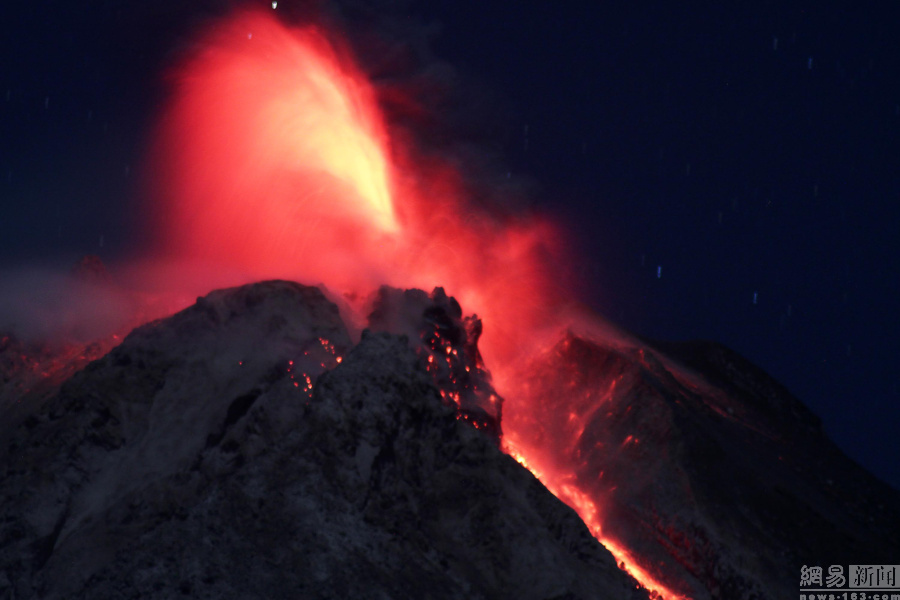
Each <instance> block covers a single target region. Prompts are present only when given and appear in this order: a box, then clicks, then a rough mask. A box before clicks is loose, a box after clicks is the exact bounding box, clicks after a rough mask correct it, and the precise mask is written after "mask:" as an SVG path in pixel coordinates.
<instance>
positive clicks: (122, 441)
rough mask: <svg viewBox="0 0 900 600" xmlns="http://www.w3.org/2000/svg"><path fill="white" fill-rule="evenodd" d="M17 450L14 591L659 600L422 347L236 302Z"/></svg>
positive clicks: (235, 297) (261, 298) (5, 493)
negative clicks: (461, 414)
mask: <svg viewBox="0 0 900 600" xmlns="http://www.w3.org/2000/svg"><path fill="white" fill-rule="evenodd" d="M28 408H29V411H30V414H28V415H27V416H26V417H24V418H23V419H22V420H21V423H20V424H19V425H18V426H16V427H15V428H13V430H12V431H9V432H7V433H6V434H4V435H3V437H2V439H0V465H2V478H3V479H2V480H3V486H2V488H0V515H2V516H0V598H4V599H6V598H9V599H12V598H15V599H17V600H21V599H23V598H49V599H53V598H66V599H69V598H85V599H87V598H90V599H105V598H109V599H113V598H116V599H119V598H177V597H190V598H210V599H212V598H269V599H273V598H285V599H288V598H290V599H296V598H434V599H439V598H535V599H549V598H640V597H646V594H645V593H643V594H642V592H641V591H640V590H637V589H635V584H634V582H633V580H631V579H630V578H629V577H627V576H626V575H625V574H624V573H623V572H621V571H620V570H618V568H617V567H616V566H615V563H614V560H613V559H612V557H611V556H610V555H609V553H608V552H606V551H605V550H604V549H603V548H602V546H600V545H599V544H598V543H597V542H596V541H595V540H594V539H593V538H592V537H591V536H590V534H589V533H588V531H587V529H586V527H585V526H584V524H583V523H581V521H580V520H579V519H578V517H577V516H576V515H575V513H574V512H573V511H571V510H570V509H569V508H567V507H565V506H564V505H562V504H561V503H560V502H559V501H558V500H557V499H556V498H554V497H553V496H552V495H551V494H550V493H549V492H547V490H546V489H545V488H544V487H543V486H542V485H541V484H540V483H539V482H538V481H537V480H536V479H535V478H534V477H533V476H532V475H531V474H530V473H528V472H527V471H526V470H525V469H523V468H522V467H521V466H520V465H518V464H517V463H516V462H515V461H514V460H512V459H511V458H509V457H507V456H505V455H504V454H502V453H501V452H500V451H499V450H498V449H497V447H496V445H495V444H494V443H493V441H492V440H491V438H490V437H489V436H487V435H484V434H483V433H482V432H480V431H477V430H476V429H474V428H472V427H470V426H469V425H467V424H465V423H463V422H462V421H460V420H459V419H458V418H457V413H456V411H455V410H454V408H453V407H451V406H448V405H447V404H446V403H444V402H442V400H441V397H440V394H439V390H438V389H437V388H436V387H435V385H434V383H433V379H432V377H431V375H430V374H429V373H428V372H427V371H425V369H424V368H423V367H422V364H421V362H420V358H419V357H417V356H416V354H415V353H414V352H413V350H411V349H410V348H409V346H408V343H407V341H406V340H404V339H401V338H399V337H397V336H393V335H390V334H387V333H378V334H374V333H373V334H368V335H365V336H364V338H363V340H362V341H361V342H360V343H359V344H358V345H356V346H355V347H352V343H351V341H350V339H349V337H348V335H347V332H346V330H345V328H344V325H343V323H342V322H341V319H340V317H339V314H338V311H337V308H336V307H335V306H334V305H333V304H331V303H330V302H328V301H327V300H326V299H325V297H324V296H323V294H322V293H321V292H320V291H319V290H318V289H316V288H309V287H303V286H300V285H298V284H293V283H287V282H266V283H262V284H257V285H253V286H245V287H241V288H236V289H232V290H225V291H220V292H214V293H212V294H210V295H208V296H206V297H205V298H201V299H199V300H198V301H197V303H196V304H195V305H194V306H192V307H190V308H188V309H186V310H184V311H182V312H181V313H178V314H176V315H174V316H172V317H170V318H168V319H165V320H163V321H159V322H156V323H152V324H149V325H146V326H143V327H141V328H139V329H137V330H135V331H134V332H133V333H132V334H131V335H129V336H128V337H127V338H126V339H125V341H124V342H123V343H122V344H121V345H120V346H118V347H117V348H115V349H114V350H113V351H111V352H110V353H109V354H107V355H106V356H105V357H103V358H102V359H100V360H98V361H95V362H93V363H91V364H90V365H88V366H87V368H85V369H83V370H82V371H80V372H78V373H76V374H75V375H74V376H73V377H71V378H70V379H69V380H68V381H67V382H66V383H65V384H63V386H62V387H61V388H60V390H59V391H58V393H56V394H55V395H53V396H52V397H51V398H49V399H46V400H41V401H40V402H39V401H35V406H30V407H28Z"/></svg>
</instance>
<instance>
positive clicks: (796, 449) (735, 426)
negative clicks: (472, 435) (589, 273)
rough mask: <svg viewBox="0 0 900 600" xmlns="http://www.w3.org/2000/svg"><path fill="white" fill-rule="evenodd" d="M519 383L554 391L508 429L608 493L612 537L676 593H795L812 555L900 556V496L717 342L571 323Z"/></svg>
mask: <svg viewBox="0 0 900 600" xmlns="http://www.w3.org/2000/svg"><path fill="white" fill-rule="evenodd" d="M521 385H522V389H523V390H527V393H528V395H529V396H530V397H533V398H541V399H543V400H542V401H541V402H540V403H535V404H534V405H532V406H529V407H528V409H527V410H514V407H515V406H516V405H515V403H513V402H510V403H508V409H509V410H507V411H505V413H504V416H505V420H504V430H505V431H514V432H515V434H516V436H517V437H518V438H520V439H524V440H529V441H531V442H533V445H532V446H531V447H530V448H529V453H528V454H529V457H530V460H531V458H534V459H535V460H534V462H535V463H536V464H538V465H539V468H540V469H542V470H544V471H546V472H547V474H548V475H550V476H552V475H554V474H556V473H558V472H562V473H565V485H566V486H569V487H571V488H573V489H576V490H578V492H579V493H581V494H583V495H584V496H586V497H588V498H591V499H592V500H593V502H595V503H596V504H597V505H598V506H600V507H601V509H600V513H601V514H599V515H598V520H599V521H600V524H601V527H602V530H603V535H604V536H605V537H606V538H608V539H611V540H613V541H615V542H617V543H618V544H619V545H621V546H622V547H624V548H628V549H629V550H631V551H632V552H633V556H634V557H635V558H636V559H637V562H638V563H639V564H640V565H641V566H642V567H644V568H646V569H647V570H648V571H649V572H651V573H653V574H654V575H656V576H657V577H658V579H659V580H660V581H661V582H662V583H663V584H664V585H666V586H667V587H669V588H670V589H671V590H673V591H675V592H676V593H680V594H683V595H685V596H687V597H690V598H694V599H695V600H701V599H709V598H723V599H728V600H736V599H745V600H751V599H763V598H785V597H793V596H794V595H795V594H796V593H797V591H798V589H799V581H800V570H801V567H802V566H803V565H819V566H822V567H823V568H824V569H825V570H826V572H827V568H828V566H829V565H843V568H844V569H845V571H846V569H848V567H847V565H850V564H892V561H894V560H895V557H897V556H900V494H898V493H897V492H896V490H893V489H892V488H890V487H889V486H887V485H885V484H884V483H882V482H881V481H879V480H877V479H876V478H875V477H873V476H872V475H870V474H869V473H868V472H866V471H865V470H864V469H862V468H861V467H860V466H859V465H857V464H855V463H854V462H853V461H852V460H850V459H849V458H847V457H846V456H845V455H844V454H843V453H842V452H841V451H840V450H839V449H838V448H837V447H836V446H835V445H834V444H833V443H832V442H831V441H830V440H829V439H828V437H827V436H826V435H825V433H824V432H823V430H822V427H821V423H820V422H819V420H818V418H817V417H815V415H813V414H812V413H811V412H810V411H809V410H808V409H807V408H806V407H805V406H803V404H802V403H800V401H799V400H797V399H796V398H794V397H793V396H792V395H791V394H790V393H789V392H788V391H787V390H786V389H785V388H784V387H783V386H781V385H780V384H778V382H776V381H775V380H773V379H772V378H771V377H769V376H768V375H767V374H766V373H765V372H763V371H762V370H761V369H759V368H758V367H756V366H754V365H753V364H751V363H749V362H748V361H747V360H745V359H743V358H742V357H740V356H739V355H737V354H736V353H734V352H732V351H730V350H728V349H727V348H725V347H723V346H721V345H719V344H715V343H711V342H689V343H662V342H652V341H648V340H643V341H641V345H640V346H638V347H628V346H627V345H626V346H623V345H621V344H618V345H617V344H611V343H608V342H606V341H604V340H591V339H587V338H586V337H580V336H578V335H573V334H569V335H567V336H566V337H565V338H564V339H562V340H560V341H559V343H558V344H556V345H555V346H554V347H553V348H551V349H549V350H548V351H547V352H545V353H543V354H542V355H540V356H539V357H537V358H536V359H535V360H534V361H533V362H532V363H531V364H529V365H527V366H526V368H525V369H523V375H522V382H521ZM523 394H524V392H523ZM554 440H556V441H562V442H561V443H554V442H553V441H554ZM545 481H549V480H548V479H546V478H545ZM548 486H549V487H551V489H553V488H554V485H553V484H552V483H548Z"/></svg>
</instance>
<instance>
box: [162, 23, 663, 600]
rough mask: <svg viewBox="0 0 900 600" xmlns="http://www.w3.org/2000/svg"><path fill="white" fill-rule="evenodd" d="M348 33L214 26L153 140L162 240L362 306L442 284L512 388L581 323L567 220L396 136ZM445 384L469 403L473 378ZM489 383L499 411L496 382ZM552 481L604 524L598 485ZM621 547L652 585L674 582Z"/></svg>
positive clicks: (526, 402) (523, 406) (254, 276)
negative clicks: (483, 197)
mask: <svg viewBox="0 0 900 600" xmlns="http://www.w3.org/2000/svg"><path fill="white" fill-rule="evenodd" d="M339 39H340V38H339V37H338V36H336V35H335V34H334V32H330V31H328V29H327V28H326V27H325V26H323V25H321V24H315V25H305V26H303V27H296V28H289V27H286V26H285V25H283V24H281V23H280V22H279V21H278V20H276V18H275V17H274V16H272V14H271V13H270V12H268V13H263V12H258V11H241V12H237V13H235V14H234V15H233V16H231V17H229V18H227V19H226V20H225V21H224V22H222V23H217V24H215V26H214V27H211V28H209V29H208V30H207V31H205V32H204V33H202V34H201V35H200V36H199V38H198V42H197V44H196V46H195V47H194V49H193V50H192V51H191V52H190V53H189V54H188V55H187V56H186V57H185V58H184V60H183V62H182V64H181V65H179V66H178V67H177V68H176V69H175V70H174V71H173V73H172V74H171V76H170V83H171V86H172V89H171V99H170V103H169V106H168V108H167V109H166V110H165V112H164V114H163V115H162V119H161V123H160V128H159V133H158V137H157V139H156V142H155V146H154V148H153V151H152V162H153V165H152V166H153V169H152V171H153V174H154V178H155V181H154V187H155V189H154V190H153V192H154V193H153V194H152V196H153V198H154V202H155V204H154V205H153V206H151V207H150V210H151V215H152V223H153V227H154V228H156V239H157V240H158V244H159V247H158V248H156V251H157V254H158V255H159V256H160V257H162V258H165V259H170V260H174V261H194V262H197V261H199V262H201V263H202V264H205V265H208V268H209V269H213V270H216V269H227V270H229V272H240V273H242V274H243V277H244V278H245V279H246V280H259V279H264V278H272V277H280V278H288V279H294V280H299V281H305V282H309V283H317V282H321V283H324V284H325V285H326V286H327V287H328V288H329V289H331V290H333V291H337V292H340V293H343V294H344V295H345V297H346V298H347V299H348V300H349V302H350V303H351V304H354V302H355V308H357V309H361V308H363V307H362V304H364V302H363V301H361V300H359V299H363V298H368V297H369V296H370V294H371V293H372V292H373V290H375V289H376V288H377V287H378V286H380V285H390V286H395V287H401V288H420V289H432V288H435V287H438V286H442V287H444V288H446V289H447V290H448V291H449V292H450V293H451V294H452V295H453V296H455V297H457V298H459V300H460V302H461V303H462V304H463V306H465V307H466V309H467V311H474V312H475V313H476V314H477V315H478V317H480V318H481V319H483V322H484V323H485V327H484V334H483V337H482V338H481V342H480V346H481V349H482V351H483V353H484V360H485V364H486V365H487V368H489V369H490V370H491V371H492V373H493V375H494V382H495V384H496V389H497V391H498V392H499V393H500V394H501V395H502V394H504V393H505V392H504V390H505V389H506V388H507V387H511V384H512V381H511V380H512V379H513V378H515V377H518V374H517V372H516V369H517V368H518V365H519V364H522V361H524V360H525V359H527V358H528V357H530V356H531V355H533V354H534V353H536V352H537V351H539V350H540V349H541V345H542V343H541V340H550V339H554V338H556V337H557V336H558V333H559V331H560V330H561V329H562V328H564V327H566V326H570V325H571V323H564V322H563V321H562V320H561V319H562V316H561V315H562V313H563V311H564V309H565V306H566V303H567V302H569V301H570V299H569V298H567V294H566V293H565V292H564V291H563V289H564V287H565V286H564V285H561V284H562V281H561V279H562V273H563V272H564V269H563V268H562V267H563V264H562V263H561V262H560V257H561V255H562V252H563V251H562V248H561V244H560V242H559V238H560V235H559V232H558V231H557V230H556V228H555V227H554V226H553V225H551V224H550V223H549V222H548V221H547V220H546V219H542V218H539V217H537V216H536V215H533V214H511V213H509V212H505V213H504V212H499V211H497V210H488V209H486V208H484V207H479V206H477V205H476V204H475V203H473V202H472V201H470V200H469V199H468V198H467V195H466V191H465V184H464V178H463V177H462V176H461V174H460V173H458V172H457V171H456V169H455V168H454V167H453V166H452V165H450V164H447V163H445V162H443V161H441V160H440V159H439V158H437V157H435V156H433V155H431V156H426V155H425V154H424V153H423V152H421V151H420V150H419V149H417V148H415V147H413V146H412V144H411V142H409V141H408V140H409V139H411V137H412V136H405V135H396V136H390V135H389V132H390V131H391V130H390V128H389V126H388V125H387V124H386V123H385V122H384V120H383V118H382V116H381V113H380V111H379V107H378V102H377V100H378V94H377V90H376V89H375V88H373V86H372V85H371V84H370V83H369V81H368V80H367V78H366V76H365V75H364V74H363V73H362V72H361V71H360V69H358V68H357V67H356V66H355V64H354V62H353V60H352V56H351V53H350V51H349V50H348V48H347V47H346V46H345V45H344V44H342V43H341V42H340V41H339ZM231 283H242V282H237V281H234V282H231ZM479 333H480V332H479ZM428 342H429V351H431V352H434V351H437V350H440V349H441V348H443V346H442V345H441V343H440V341H439V340H435V339H429V340H428ZM446 349H447V350H450V351H452V350H451V349H450V347H449V346H447V347H446ZM432 360H434V358H433V356H432ZM448 368H449V369H450V370H451V371H452V369H453V363H452V361H451V362H450V363H448ZM458 379H459V378H458V377H454V378H453V381H454V382H456V381H457V380H458ZM517 391H519V390H517ZM446 393H447V394H451V397H452V399H453V400H454V402H455V403H456V404H457V405H458V406H459V407H460V408H463V402H462V401H461V400H460V398H459V397H458V396H452V394H458V393H459V392H456V391H447V392H446ZM487 398H489V403H490V402H493V404H495V405H496V415H497V417H498V418H499V400H498V399H497V397H496V396H495V395H494V394H493V390H490V392H489V393H488V394H487ZM445 399H446V396H445ZM541 401H542V399H541V398H535V397H528V396H526V395H519V396H517V397H516V398H514V399H513V400H511V401H510V405H511V406H512V407H513V408H514V409H515V411H516V412H520V413H521V412H526V413H527V412H529V411H531V410H532V409H533V408H535V407H536V406H537V404H538V403H540V402H541ZM491 406H492V405H489V406H488V410H489V411H490V409H491ZM485 423H486V422H485ZM513 433H515V432H513ZM549 443H554V441H553V440H550V441H549ZM528 449H529V448H528V446H527V445H526V444H522V445H520V447H519V452H520V453H523V454H524V453H526V452H527V451H528ZM524 458H525V460H526V461H528V460H530V459H529V458H528V457H527V456H525V457H524ZM526 464H527V463H526ZM553 468H558V469H565V468H571V467H566V466H565V465H558V466H554V467H553ZM544 475H546V476H547V477H548V478H547V481H551V482H557V481H564V480H565V479H566V477H565V473H544ZM569 488H571V489H569ZM551 489H552V491H554V492H555V493H557V494H558V495H559V496H560V497H561V498H562V499H563V500H565V501H567V502H568V503H569V504H570V505H571V506H573V508H575V510H576V511H578V512H579V513H580V514H581V517H582V518H583V519H584V520H585V521H586V522H587V523H588V524H589V526H590V527H591V528H592V530H593V532H594V533H595V535H597V536H598V537H601V539H602V534H601V531H600V528H601V523H600V522H599V519H600V515H601V514H602V510H598V508H597V506H596V504H595V503H596V502H597V499H594V498H590V497H589V496H588V495H586V494H585V493H584V492H583V491H582V490H580V489H578V488H577V486H575V487H572V486H568V487H567V488H565V489H563V488H560V487H558V486H557V487H556V488H555V489H554V488H551ZM614 550H615V554H616V558H617V561H619V562H620V564H621V565H622V566H623V567H624V568H626V569H627V570H629V572H631V573H632V574H633V576H635V577H636V578H638V579H639V580H641V581H642V582H643V583H644V585H645V586H646V587H647V588H648V589H651V590H655V591H657V592H659V593H662V594H664V595H666V596H667V597H674V595H673V594H671V593H670V592H669V591H668V589H667V588H665V587H664V586H663V585H662V584H660V583H659V582H657V581H655V580H654V579H653V577H652V576H651V575H650V574H649V573H648V572H647V571H646V570H643V569H641V568H639V567H637V566H636V564H634V563H633V559H632V556H631V554H630V553H629V552H628V551H627V550H625V549H621V548H619V547H616V548H614Z"/></svg>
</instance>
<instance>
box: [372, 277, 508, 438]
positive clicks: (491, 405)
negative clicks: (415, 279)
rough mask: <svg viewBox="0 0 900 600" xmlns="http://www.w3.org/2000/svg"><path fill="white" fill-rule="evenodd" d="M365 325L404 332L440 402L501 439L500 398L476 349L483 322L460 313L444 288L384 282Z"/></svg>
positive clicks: (477, 426)
mask: <svg viewBox="0 0 900 600" xmlns="http://www.w3.org/2000/svg"><path fill="white" fill-rule="evenodd" d="M369 327H370V328H371V329H373V330H375V331H389V332H392V333H401V334H402V335H405V336H407V339H409V341H410V346H411V347H412V349H413V350H415V352H416V354H417V355H418V356H419V358H420V362H421V364H422V366H423V367H424V368H425V370H426V371H427V372H428V373H429V374H430V375H431V378H432V381H433V382H434V384H435V385H436V386H437V388H438V389H439V390H440V392H441V397H442V398H443V399H444V402H445V403H447V404H449V405H450V406H454V407H455V408H456V410H457V413H458V414H459V416H460V418H462V419H464V420H466V421H467V422H469V423H471V424H472V425H473V426H474V427H475V428H476V429H480V430H482V431H485V432H487V433H488V434H489V435H490V436H492V437H493V438H494V439H495V441H497V443H499V442H500V437H501V419H502V413H503V398H501V397H500V396H499V395H498V394H497V392H496V391H495V390H494V387H493V386H492V385H491V376H490V373H488V371H487V370H486V369H485V368H484V361H482V359H481V353H480V352H479V351H478V339H479V337H481V331H482V325H481V320H480V319H479V318H478V317H477V316H474V315H473V316H468V317H463V313H462V308H460V306H459V303H457V302H456V299H454V298H452V297H449V296H447V294H446V292H444V289H443V288H435V289H434V291H432V292H431V294H426V293H425V292H424V291H422V290H416V289H412V290H399V289H396V288H391V287H388V286H382V287H381V289H380V290H378V295H377V297H376V299H375V305H374V308H373V310H372V313H371V314H370V315H369Z"/></svg>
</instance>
